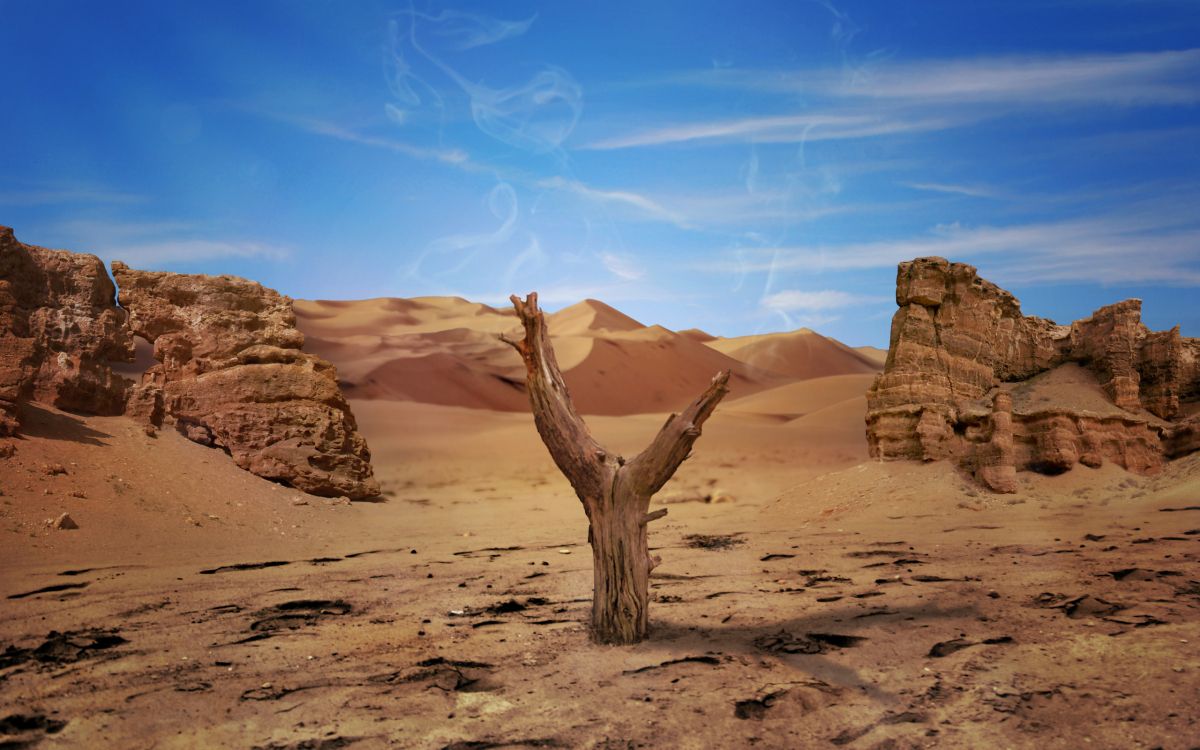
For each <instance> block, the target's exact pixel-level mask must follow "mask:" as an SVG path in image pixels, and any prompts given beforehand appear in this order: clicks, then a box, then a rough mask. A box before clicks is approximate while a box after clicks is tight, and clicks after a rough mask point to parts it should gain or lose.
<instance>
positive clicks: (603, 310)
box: [546, 299, 646, 336]
mask: <svg viewBox="0 0 1200 750" xmlns="http://www.w3.org/2000/svg"><path fill="white" fill-rule="evenodd" d="M546 324H547V325H549V326H550V331H551V332H552V333H553V334H554V335H555V336H591V335H595V334H597V333H600V332H602V331H636V330H639V329H642V328H645V327H646V326H644V325H642V324H641V323H639V322H637V321H636V320H634V319H633V318H631V317H629V316H628V315H626V314H625V313H623V312H621V311H620V310H617V309H616V308H613V307H610V306H608V305H606V304H604V303H603V302H601V301H600V300H595V299H585V300H584V301H582V302H577V303H576V304H574V305H571V306H570V307H564V308H563V309H561V310H559V311H558V312H556V313H551V314H550V315H547V316H546Z"/></svg>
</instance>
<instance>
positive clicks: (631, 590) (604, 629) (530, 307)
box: [500, 292, 729, 643]
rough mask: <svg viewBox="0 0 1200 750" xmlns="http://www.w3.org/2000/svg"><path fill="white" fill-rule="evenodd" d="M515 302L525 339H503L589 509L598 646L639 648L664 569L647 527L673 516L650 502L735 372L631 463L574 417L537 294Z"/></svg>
mask: <svg viewBox="0 0 1200 750" xmlns="http://www.w3.org/2000/svg"><path fill="white" fill-rule="evenodd" d="M510 299H512V303H513V307H515V308H516V310H517V315H518V316H519V317H520V319H521V324H522V325H523V326H524V328H525V338H524V339H523V340H521V341H516V340H514V339H510V338H508V337H507V336H504V335H501V336H500V338H501V340H503V341H504V342H506V343H508V344H511V345H512V346H513V347H514V348H515V349H516V350H517V351H518V352H519V353H520V354H521V358H522V359H523V360H525V369H526V371H527V375H526V381H525V382H526V387H527V389H528V390H529V403H530V406H531V407H532V409H533V418H534V422H535V423H536V424H537V429H538V433H539V434H540V435H541V436H542V441H543V442H545V443H546V447H547V448H549V449H550V455H551V456H552V457H553V458H554V463H555V464H557V465H558V468H559V470H561V471H562V473H563V474H564V475H566V477H567V479H568V480H570V482H571V486H572V487H573V488H574V489H575V494H576V495H578V496H579V499H580V500H581V501H582V502H583V510H584V512H585V513H587V517H588V521H589V522H590V526H589V527H588V542H589V543H590V544H591V545H592V564H593V572H594V589H593V592H592V623H591V624H592V628H591V631H592V639H593V640H595V641H596V642H598V643H636V642H637V641H640V640H641V639H642V638H644V637H645V636H646V629H647V608H648V605H649V598H650V592H649V582H650V571H651V570H652V569H653V568H654V567H655V566H657V565H658V564H659V563H660V562H661V560H660V559H659V558H658V557H651V556H650V552H649V550H648V548H647V545H646V526H647V525H648V524H649V523H650V522H651V521H653V520H655V519H658V518H662V517H663V516H665V515H666V514H667V509H666V508H661V509H659V510H656V511H654V512H653V513H651V512H649V509H650V498H651V496H652V495H654V493H655V492H658V490H659V489H661V488H662V486H663V485H664V484H666V483H667V480H668V479H670V478H671V475H672V474H674V473H675V470H676V469H678V468H679V465H680V464H681V463H683V461H684V459H686V458H687V457H688V455H689V453H690V451H691V448H692V444H693V443H695V442H696V438H698V437H700V427H701V425H703V424H704V421H705V420H706V419H708V417H709V415H710V414H712V412H713V409H715V408H716V406H717V402H719V401H720V400H721V398H722V397H723V396H724V395H725V394H726V393H727V392H728V390H729V389H728V388H727V387H726V383H727V382H728V381H729V371H728V370H726V371H724V372H721V373H718V374H717V376H716V377H714V378H713V380H712V384H711V385H709V387H708V390H706V391H705V392H704V393H703V394H701V396H700V397H699V398H697V399H696V400H695V401H693V402H692V404H691V406H689V407H688V408H687V409H685V410H684V411H683V413H682V414H672V415H671V416H670V417H669V418H668V419H667V422H666V424H664V425H663V427H662V429H661V430H659V432H658V435H657V436H655V438H654V440H653V442H651V443H650V445H649V446H648V447H647V448H646V449H645V450H644V451H642V452H641V453H639V454H638V455H637V456H636V457H634V458H633V459H631V460H629V461H626V460H625V459H624V458H622V457H621V456H618V455H615V454H613V453H611V452H610V451H608V450H606V449H605V448H604V446H602V445H600V444H599V443H598V442H596V440H595V439H594V438H593V437H592V435H591V433H590V432H589V431H588V428H587V425H586V424H584V421H583V419H582V418H580V416H579V414H577V413H576V412H575V406H574V405H573V404H572V403H571V396H570V394H569V393H568V392H567V386H566V383H565V382H564V381H563V376H562V373H561V372H560V371H559V369H558V362H556V361H555V359H554V347H553V346H551V344H550V336H549V333H548V332H547V330H546V319H545V317H544V316H543V315H542V311H541V310H539V309H538V304H537V292H531V293H530V294H529V296H528V297H527V298H526V299H525V301H524V302H522V301H521V298H520V297H517V296H516V295H513V296H512V297H511V298H510Z"/></svg>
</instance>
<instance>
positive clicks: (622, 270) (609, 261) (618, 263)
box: [600, 253, 646, 281]
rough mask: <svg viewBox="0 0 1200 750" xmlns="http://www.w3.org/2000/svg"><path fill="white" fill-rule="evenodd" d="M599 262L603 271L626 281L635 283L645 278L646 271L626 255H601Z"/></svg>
mask: <svg viewBox="0 0 1200 750" xmlns="http://www.w3.org/2000/svg"><path fill="white" fill-rule="evenodd" d="M600 262H601V263H603V264H604V267H605V269H607V270H608V272H609V273H611V274H612V275H613V276H616V277H618V278H621V279H624V280H626V281H637V280H639V279H642V278H645V276H646V269H645V268H643V267H642V266H641V265H639V264H638V262H637V261H635V260H634V259H633V258H630V257H629V256H627V255H617V254H616V253H602V254H601V255H600Z"/></svg>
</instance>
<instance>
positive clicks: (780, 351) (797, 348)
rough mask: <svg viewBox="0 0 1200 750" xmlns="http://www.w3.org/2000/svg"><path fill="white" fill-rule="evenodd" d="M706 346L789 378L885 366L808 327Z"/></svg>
mask: <svg viewBox="0 0 1200 750" xmlns="http://www.w3.org/2000/svg"><path fill="white" fill-rule="evenodd" d="M707 345H708V346H709V347H711V348H713V349H715V350H717V351H719V352H721V353H723V354H727V355H728V356H730V357H733V358H734V359H736V360H739V361H741V362H745V363H746V364H749V365H752V366H754V367H757V368H759V369H762V370H767V371H769V372H774V373H778V374H780V375H784V376H787V377H789V378H797V379H802V378H820V377H825V376H827V375H850V374H855V373H874V372H878V371H879V370H880V369H882V365H880V364H878V363H877V362H876V361H875V359H873V358H872V357H870V356H868V355H867V354H864V353H862V352H859V351H857V350H855V349H851V348H850V347H848V346H846V345H845V344H843V343H841V342H840V341H836V340H834V339H831V338H827V337H825V336H822V335H821V334H819V333H817V332H815V331H810V330H809V329H807V328H801V329H800V330H797V331H790V332H787V333H766V334H759V335H755V336H739V337H737V338H728V339H725V338H720V339H716V340H713V341H709V342H707Z"/></svg>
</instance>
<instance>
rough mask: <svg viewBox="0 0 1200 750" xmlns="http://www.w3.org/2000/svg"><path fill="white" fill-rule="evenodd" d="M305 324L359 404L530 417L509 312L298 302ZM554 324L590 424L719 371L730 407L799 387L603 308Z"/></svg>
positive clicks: (653, 404)
mask: <svg viewBox="0 0 1200 750" xmlns="http://www.w3.org/2000/svg"><path fill="white" fill-rule="evenodd" d="M296 314H297V318H298V322H299V326H300V328H301V330H302V331H304V333H305V336H306V339H307V340H306V347H307V348H309V349H310V350H312V351H314V352H315V353H317V354H319V355H320V356H322V357H325V358H326V359H328V360H330V361H331V362H333V363H334V364H335V365H337V367H338V372H339V375H340V378H341V381H342V383H343V387H344V388H345V389H346V391H347V394H348V395H349V396H350V397H351V398H356V399H383V400H394V401H417V402H421V403H430V404H440V405H448V406H455V405H456V406H466V407H470V408H477V409H497V410H501V411H525V410H527V408H528V406H527V402H526V400H525V396H524V393H523V387H524V386H523V382H524V368H523V365H522V363H521V361H520V358H519V357H518V356H517V355H516V353H515V352H514V351H513V350H512V349H511V348H510V347H509V346H507V345H506V344H504V343H502V342H501V341H499V340H498V338H497V334H498V333H502V332H509V333H516V332H517V327H516V320H515V317H514V315H513V314H512V313H511V312H509V311H507V310H498V309H495V308H492V307H488V306H487V305H482V304H478V303H473V302H468V301H466V300H463V299H460V298H455V297H444V298H443V297H422V298H417V299H411V300H409V299H371V300H362V301H357V302H331V301H316V302H307V301H298V302H297V303H296ZM547 325H548V326H549V328H550V332H551V335H552V338H553V341H554V347H555V353H556V356H557V359H558V363H559V366H560V367H561V368H562V370H563V373H564V377H565V378H566V381H567V386H568V388H570V390H571V394H572V397H573V398H574V400H575V405H576V407H577V408H578V409H579V410H580V412H581V413H584V414H607V415H621V414H639V413H659V412H667V411H672V410H679V409H682V408H683V407H685V406H686V405H687V404H688V403H689V402H690V401H691V400H692V399H693V398H695V397H696V396H697V395H699V394H700V393H701V392H702V391H703V390H704V389H705V388H706V387H707V386H708V383H709V381H710V380H711V379H712V377H713V376H714V375H716V374H717V373H718V372H720V371H722V370H730V371H731V372H732V378H731V381H730V384H731V391H732V395H733V397H738V396H746V395H750V394H752V393H756V392H758V391H762V390H765V389H769V388H774V387H776V386H779V385H783V384H785V383H787V382H788V381H789V380H790V379H792V378H791V376H789V375H787V374H779V373H776V372H767V371H765V370H763V369H761V368H759V367H757V366H755V365H754V364H752V363H747V362H744V361H740V360H739V359H737V358H734V357H730V356H727V355H726V354H724V353H722V352H720V351H718V350H717V349H714V348H713V347H711V346H706V345H705V344H704V343H703V341H702V339H703V338H705V337H706V336H707V335H706V334H703V332H691V333H689V334H686V335H685V334H680V333H676V332H674V331H671V330H668V329H666V328H663V327H662V326H657V325H650V326H647V325H643V324H642V323H640V322H639V321H637V320H634V319H633V318H631V317H629V316H628V315H625V314H624V313H622V312H620V311H619V310H616V309H614V308H613V307H611V306H609V305H606V304H605V303H603V302H600V301H598V300H592V299H589V300H584V301H583V302H580V303H578V304H575V305H571V306H570V307H566V308H564V309H562V310H559V311H558V312H556V313H552V314H550V315H548V316H547ZM708 338H711V337H708ZM822 341H825V339H822ZM831 350H834V349H831ZM839 368H840V366H839V365H830V366H828V367H825V368H824V369H827V370H836V371H838V372H841V369H839ZM842 369H844V368H842Z"/></svg>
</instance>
